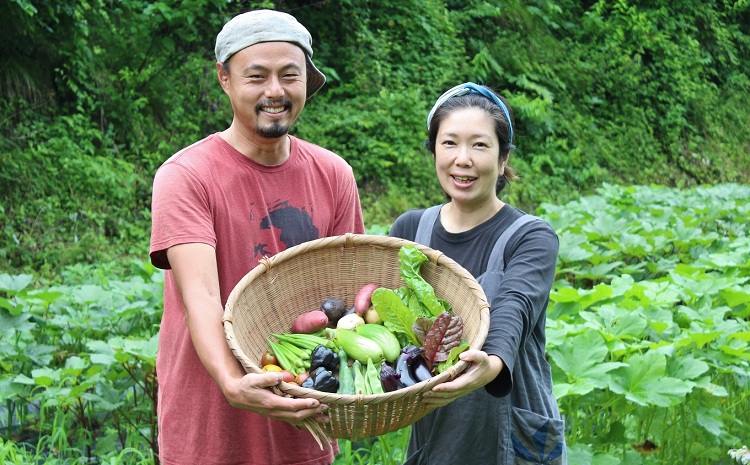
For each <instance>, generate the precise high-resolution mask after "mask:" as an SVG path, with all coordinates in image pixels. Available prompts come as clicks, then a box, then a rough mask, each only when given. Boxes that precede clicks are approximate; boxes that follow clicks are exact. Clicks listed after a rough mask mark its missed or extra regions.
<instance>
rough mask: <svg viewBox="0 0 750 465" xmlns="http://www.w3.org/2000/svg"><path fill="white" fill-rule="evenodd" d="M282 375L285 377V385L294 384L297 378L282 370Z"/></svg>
mask: <svg viewBox="0 0 750 465" xmlns="http://www.w3.org/2000/svg"><path fill="white" fill-rule="evenodd" d="M281 375H282V376H283V379H282V381H284V382H285V383H293V382H294V379H295V378H294V375H293V374H292V373H291V372H289V371H286V370H281Z"/></svg>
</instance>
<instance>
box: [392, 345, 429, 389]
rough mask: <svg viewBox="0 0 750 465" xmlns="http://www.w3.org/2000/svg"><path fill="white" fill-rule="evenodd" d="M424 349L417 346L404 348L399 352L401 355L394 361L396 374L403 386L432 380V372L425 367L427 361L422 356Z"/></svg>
mask: <svg viewBox="0 0 750 465" xmlns="http://www.w3.org/2000/svg"><path fill="white" fill-rule="evenodd" d="M423 353H424V348H422V347H418V346H414V345H411V346H406V347H404V348H403V349H402V350H401V355H399V356H398V359H396V363H395V367H396V373H397V374H398V375H399V380H400V381H401V383H402V384H403V385H404V386H411V385H414V384H417V383H419V382H421V381H424V380H426V379H430V378H432V372H431V371H430V368H429V367H428V366H427V360H425V358H424V357H423V356H422V354H423Z"/></svg>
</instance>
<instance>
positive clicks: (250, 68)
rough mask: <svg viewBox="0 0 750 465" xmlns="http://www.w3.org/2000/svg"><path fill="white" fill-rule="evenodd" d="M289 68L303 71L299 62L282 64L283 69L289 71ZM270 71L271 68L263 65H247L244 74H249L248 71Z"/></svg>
mask: <svg viewBox="0 0 750 465" xmlns="http://www.w3.org/2000/svg"><path fill="white" fill-rule="evenodd" d="M289 70H295V71H298V72H302V67H301V66H299V65H298V64H297V63H289V64H288V65H285V66H282V67H281V71H289ZM258 71H260V72H270V71H271V70H270V69H269V68H268V67H266V66H263V65H250V66H247V67H245V69H243V70H242V72H243V73H244V74H247V73H248V72H258Z"/></svg>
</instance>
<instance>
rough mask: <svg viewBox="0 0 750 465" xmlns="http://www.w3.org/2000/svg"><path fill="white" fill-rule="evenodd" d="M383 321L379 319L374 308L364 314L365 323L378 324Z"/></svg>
mask: <svg viewBox="0 0 750 465" xmlns="http://www.w3.org/2000/svg"><path fill="white" fill-rule="evenodd" d="M382 322H383V321H382V320H381V319H380V315H379V314H378V312H377V311H376V310H375V307H370V308H368V309H367V311H366V312H365V323H372V324H380V323H382Z"/></svg>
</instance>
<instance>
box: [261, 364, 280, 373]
mask: <svg viewBox="0 0 750 465" xmlns="http://www.w3.org/2000/svg"><path fill="white" fill-rule="evenodd" d="M261 371H263V372H264V373H265V372H275V373H279V372H281V371H283V370H282V369H281V367H280V366H278V365H272V364H269V365H264V366H263V369H262V370H261Z"/></svg>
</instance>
